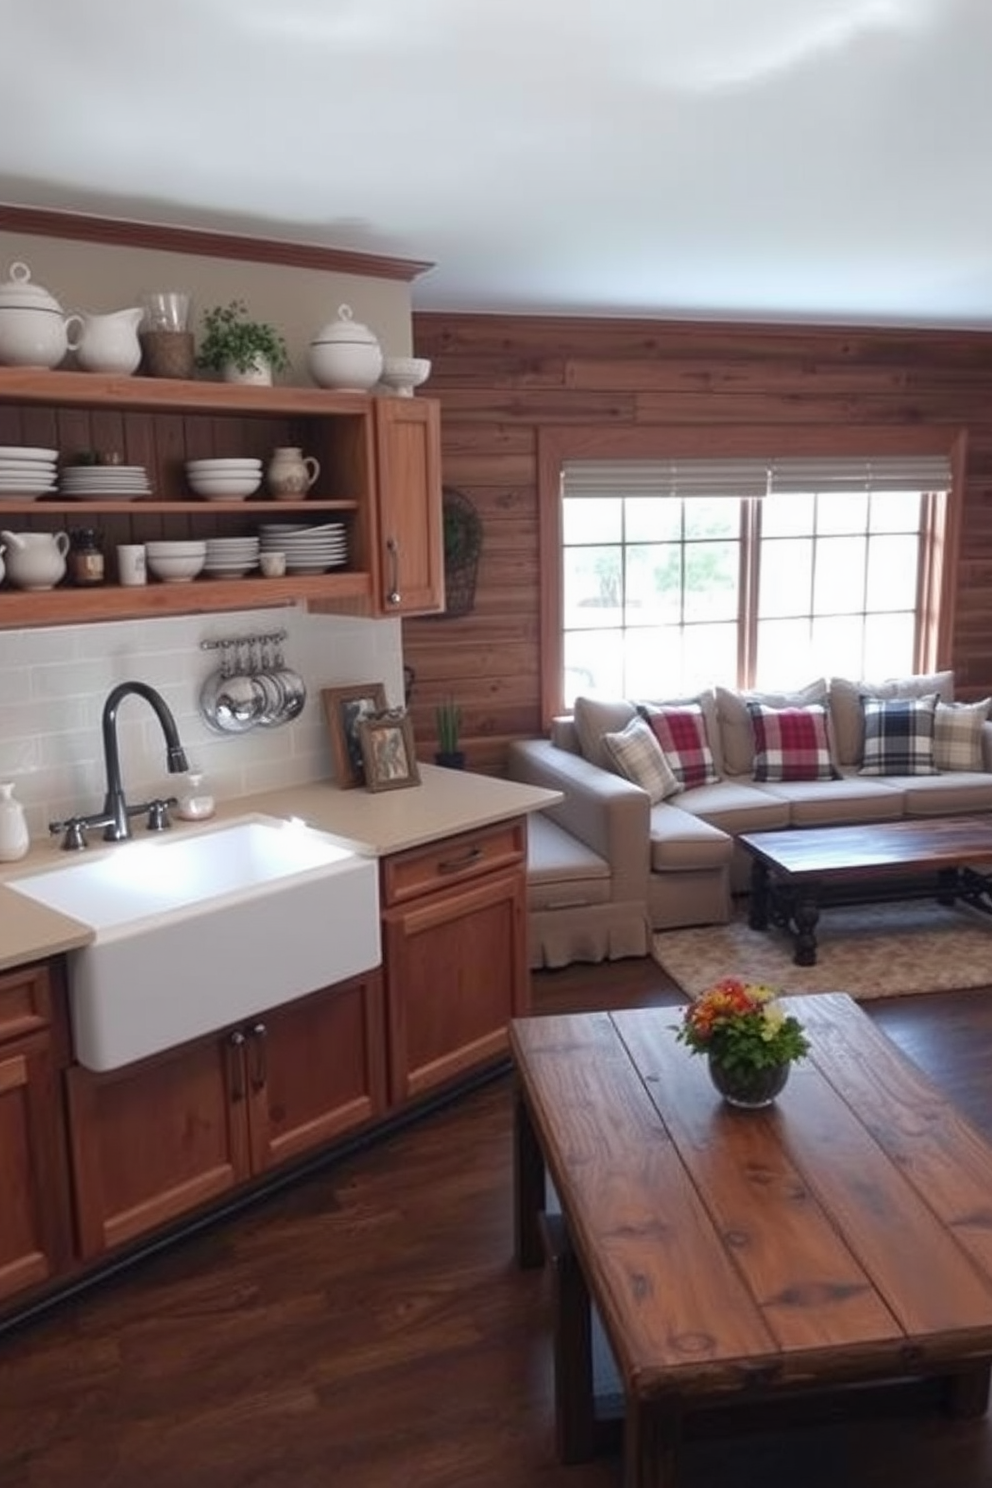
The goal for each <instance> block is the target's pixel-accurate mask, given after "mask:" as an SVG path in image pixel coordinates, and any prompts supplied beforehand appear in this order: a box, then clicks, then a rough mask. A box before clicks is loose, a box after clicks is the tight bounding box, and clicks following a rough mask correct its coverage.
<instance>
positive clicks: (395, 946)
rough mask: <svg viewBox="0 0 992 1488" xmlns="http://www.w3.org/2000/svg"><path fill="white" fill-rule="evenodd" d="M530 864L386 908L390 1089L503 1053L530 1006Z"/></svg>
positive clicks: (424, 1085)
mask: <svg viewBox="0 0 992 1488" xmlns="http://www.w3.org/2000/svg"><path fill="white" fill-rule="evenodd" d="M525 897H526V880H525V876H524V871H523V869H522V868H516V869H512V870H509V871H507V872H505V873H495V874H491V875H489V876H488V877H486V878H481V879H477V880H476V881H474V882H473V883H470V884H466V885H464V886H461V887H458V888H455V889H451V890H447V891H439V892H436V893H433V894H428V895H425V896H424V897H423V898H421V899H418V900H415V901H412V902H411V903H410V904H409V905H407V906H403V907H400V906H397V907H396V908H394V909H388V910H386V912H385V913H384V915H383V930H384V935H385V943H386V968H387V969H386V1017H387V1025H388V1033H389V1076H390V1098H391V1099H392V1100H393V1101H394V1102H398V1101H403V1100H409V1099H410V1098H412V1097H415V1096H418V1095H421V1094H423V1093H424V1092H426V1091H428V1090H431V1089H433V1088H434V1087H435V1086H438V1085H442V1084H444V1083H445V1082H446V1081H448V1080H451V1079H454V1078H455V1077H456V1076H458V1075H463V1074H465V1073H467V1072H468V1071H470V1070H472V1069H473V1068H475V1067H476V1066H478V1065H481V1064H484V1063H486V1062H487V1061H489V1060H491V1059H494V1058H496V1057H498V1056H499V1055H500V1054H502V1053H503V1051H504V1050H505V1049H506V1047H507V1024H508V1023H509V1020H510V1019H511V1018H513V1017H517V1016H519V1015H520V1014H521V1013H523V1012H525V1011H526V1007H527V1000H528V987H529V980H528V971H527V958H526V914H525Z"/></svg>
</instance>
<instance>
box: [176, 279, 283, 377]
mask: <svg viewBox="0 0 992 1488" xmlns="http://www.w3.org/2000/svg"><path fill="white" fill-rule="evenodd" d="M196 365H197V366H198V367H203V368H205V369H207V370H209V371H211V372H219V373H220V374H221V376H222V377H223V378H224V380H225V381H226V382H264V383H270V382H271V381H272V373H273V372H284V371H285V370H286V368H287V367H288V366H289V353H288V351H287V350H286V343H285V341H284V340H283V338H282V336H281V335H280V334H279V332H278V331H277V330H275V329H274V327H273V326H270V325H268V324H266V322H265V321H261V320H249V318H248V306H247V305H246V304H245V302H244V300H231V302H230V304H227V305H213V306H211V308H210V309H209V310H207V311H205V312H204V315H203V339H202V340H201V342H200V347H199V350H198V351H197V354H196Z"/></svg>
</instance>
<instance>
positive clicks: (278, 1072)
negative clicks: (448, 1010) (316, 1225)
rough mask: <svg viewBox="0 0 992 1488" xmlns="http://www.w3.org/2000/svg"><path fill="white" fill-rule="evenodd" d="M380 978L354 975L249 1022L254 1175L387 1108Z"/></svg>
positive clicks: (247, 1060)
mask: <svg viewBox="0 0 992 1488" xmlns="http://www.w3.org/2000/svg"><path fill="white" fill-rule="evenodd" d="M382 996H383V994H382V975H381V973H380V972H378V971H374V972H369V973H368V974H367V975H365V976H361V977H353V978H351V979H350V980H349V981H346V982H340V983H338V984H337V985H336V986H334V987H328V988H327V989H326V990H325V991H323V992H315V993H312V994H311V995H310V996H308V997H303V998H300V999H299V1000H298V1001H296V1002H291V1003H286V1004H285V1005H284V1006H283V1007H279V1008H274V1009H273V1010H271V1011H270V1012H267V1013H265V1014H264V1015H263V1016H262V1017H260V1018H259V1019H257V1020H256V1021H255V1022H254V1023H250V1024H246V1025H245V1028H244V1033H245V1037H246V1042H245V1051H244V1052H245V1067H246V1075H247V1084H248V1090H249V1099H250V1103H251V1152H252V1168H253V1171H254V1172H256V1173H261V1172H263V1171H264V1170H265V1169H266V1168H271V1167H274V1166H276V1165H277V1164H278V1163H282V1162H288V1161H290V1160H291V1159H292V1158H295V1157H299V1156H301V1155H302V1154H303V1153H306V1152H308V1151H310V1150H311V1149H312V1148H316V1147H320V1146H322V1145H324V1144H325V1143H327V1142H329V1141H331V1140H332V1138H334V1137H337V1136H340V1135H341V1134H342V1133H343V1132H347V1131H351V1130H352V1129H353V1128H355V1127H359V1126H362V1125H364V1124H365V1123H366V1122H369V1121H372V1120H374V1119H375V1118H376V1117H377V1116H380V1115H381V1114H382V1112H383V1111H384V1109H385V1105H386V1061H385V1052H384V1050H385V1034H384V1020H383V1008H382Z"/></svg>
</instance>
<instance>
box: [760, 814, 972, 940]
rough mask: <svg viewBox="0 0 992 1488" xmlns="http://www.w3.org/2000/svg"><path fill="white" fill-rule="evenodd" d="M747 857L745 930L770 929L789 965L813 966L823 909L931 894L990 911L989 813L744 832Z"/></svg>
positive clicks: (951, 901)
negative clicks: (786, 947)
mask: <svg viewBox="0 0 992 1488" xmlns="http://www.w3.org/2000/svg"><path fill="white" fill-rule="evenodd" d="M737 841H738V842H739V843H740V844H741V846H742V847H743V848H744V849H745V850H746V851H747V852H748V853H750V855H751V899H750V905H749V914H748V923H749V924H750V926H751V929H752V930H767V929H768V928H769V926H770V925H774V926H778V927H779V928H782V929H785V930H788V931H790V932H791V933H792V935H793V937H794V940H795V955H794V956H793V960H794V961H795V963H796V965H797V966H815V964H816V924H817V921H818V919H819V917H820V909H821V907H822V906H823V905H824V904H828V903H829V904H857V903H865V902H868V901H875V900H880V899H908V898H924V897H931V898H935V899H937V900H939V902H940V903H941V904H953V903H955V901H956V900H959V899H960V900H962V901H963V902H964V903H966V904H970V905H971V906H972V907H973V908H976V909H981V910H983V911H985V912H986V913H992V876H990V875H989V874H987V873H982V872H981V871H980V870H981V869H982V868H983V867H987V866H989V865H992V816H945V817H934V818H928V819H925V820H922V821H898V822H880V823H876V824H873V825H871V826H858V827H798V828H793V829H792V830H791V831H782V832H744V833H742V834H741V835H740V836H739V837H738V838H737Z"/></svg>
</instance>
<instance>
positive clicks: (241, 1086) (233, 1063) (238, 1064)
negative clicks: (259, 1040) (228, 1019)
mask: <svg viewBox="0 0 992 1488" xmlns="http://www.w3.org/2000/svg"><path fill="white" fill-rule="evenodd" d="M244 1044H245V1036H244V1034H243V1033H242V1032H241V1031H240V1030H239V1029H235V1031H234V1033H232V1034H231V1036H230V1038H229V1039H228V1041H227V1046H228V1048H229V1049H230V1051H231V1059H230V1071H231V1100H232V1101H243V1100H244V1098H245V1082H244V1079H243V1075H244V1067H245V1066H244V1057H243V1054H242V1050H243V1049H244Z"/></svg>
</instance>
